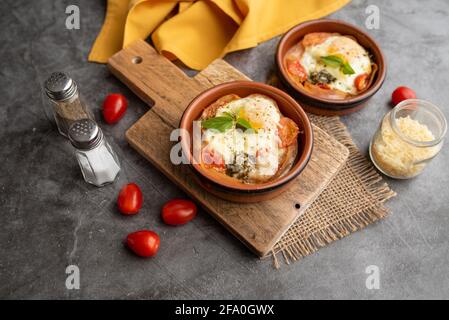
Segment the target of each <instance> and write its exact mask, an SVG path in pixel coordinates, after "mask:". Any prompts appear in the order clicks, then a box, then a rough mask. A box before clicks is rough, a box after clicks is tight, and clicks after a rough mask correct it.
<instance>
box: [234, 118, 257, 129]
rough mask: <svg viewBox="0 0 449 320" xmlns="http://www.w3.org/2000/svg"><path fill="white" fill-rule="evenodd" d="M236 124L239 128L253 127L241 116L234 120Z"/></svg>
mask: <svg viewBox="0 0 449 320" xmlns="http://www.w3.org/2000/svg"><path fill="white" fill-rule="evenodd" d="M236 125H237V126H239V127H241V128H243V129H252V128H253V127H252V126H251V124H250V123H249V122H248V121H246V120H245V119H243V118H238V119H237V122H236Z"/></svg>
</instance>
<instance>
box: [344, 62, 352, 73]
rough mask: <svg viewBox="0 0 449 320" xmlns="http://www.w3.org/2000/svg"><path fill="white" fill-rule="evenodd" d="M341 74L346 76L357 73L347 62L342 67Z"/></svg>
mask: <svg viewBox="0 0 449 320" xmlns="http://www.w3.org/2000/svg"><path fill="white" fill-rule="evenodd" d="M341 72H343V73H344V74H354V73H355V71H354V69H352V67H351V65H350V64H349V63H348V62H345V63H343V64H342V65H341Z"/></svg>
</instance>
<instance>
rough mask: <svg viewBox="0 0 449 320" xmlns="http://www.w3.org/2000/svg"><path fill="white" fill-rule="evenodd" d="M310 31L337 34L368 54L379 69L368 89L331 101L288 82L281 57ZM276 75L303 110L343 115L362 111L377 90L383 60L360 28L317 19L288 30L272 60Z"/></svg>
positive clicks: (372, 42)
mask: <svg viewBox="0 0 449 320" xmlns="http://www.w3.org/2000/svg"><path fill="white" fill-rule="evenodd" d="M312 32H336V33H340V34H341V35H350V36H353V37H355V38H356V39H357V41H358V43H359V44H360V45H361V46H363V47H364V48H365V49H366V50H368V52H369V53H371V55H372V58H373V60H374V62H375V63H376V64H377V66H378V67H379V69H378V70H377V74H376V76H375V79H374V81H373V83H372V84H371V86H370V88H369V89H368V90H366V91H364V92H363V93H361V94H360V95H357V96H354V97H350V98H347V99H341V100H333V99H324V98H320V97H316V96H313V95H312V94H311V93H310V92H308V91H307V90H305V89H304V88H302V87H300V86H298V85H297V84H295V82H294V81H293V80H291V79H290V77H289V75H288V72H287V70H286V68H285V63H284V58H285V55H286V53H287V51H288V50H289V49H290V48H291V47H292V46H294V45H295V44H297V43H299V42H300V41H301V40H302V39H303V38H304V36H305V35H306V34H308V33H312ZM275 61H276V65H277V70H278V75H279V78H280V80H281V81H282V83H283V84H284V86H285V87H286V88H287V89H288V91H289V92H290V93H291V94H292V95H293V96H294V97H295V98H297V99H298V100H299V101H300V103H301V105H302V106H303V108H304V109H305V110H306V111H308V112H312V113H315V114H319V115H345V114H349V113H352V112H355V111H358V110H360V109H362V108H363V107H364V106H365V104H366V102H367V101H368V100H369V99H370V98H371V97H372V96H373V95H374V94H375V93H376V92H377V91H378V90H379V89H380V87H381V86H382V84H383V82H384V80H385V75H386V64H385V57H384V55H383V53H382V50H381V49H380V47H379V45H378V44H377V42H376V41H375V40H374V39H373V38H372V37H371V36H370V35H368V34H367V33H366V32H364V31H362V30H361V29H359V28H357V27H355V26H353V25H351V24H349V23H346V22H344V21H340V20H330V19H320V20H313V21H308V22H304V23H301V24H299V25H297V26H296V27H293V28H292V29H290V31H288V32H287V33H286V34H285V35H284V36H283V37H282V39H281V40H280V42H279V44H278V48H277V52H276V57H275Z"/></svg>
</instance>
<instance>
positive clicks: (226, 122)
mask: <svg viewBox="0 0 449 320" xmlns="http://www.w3.org/2000/svg"><path fill="white" fill-rule="evenodd" d="M233 123H234V121H233V119H232V118H231V117H227V116H222V117H215V118H210V119H207V120H204V121H202V122H201V126H202V127H203V128H205V129H216V130H218V131H220V132H224V131H226V130H227V129H229V128H231V127H232V125H233Z"/></svg>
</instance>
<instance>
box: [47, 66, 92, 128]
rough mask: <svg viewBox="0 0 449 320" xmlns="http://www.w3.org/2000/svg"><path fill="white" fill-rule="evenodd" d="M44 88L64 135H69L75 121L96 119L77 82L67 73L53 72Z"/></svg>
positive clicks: (57, 123)
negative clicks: (81, 95) (83, 98)
mask: <svg viewBox="0 0 449 320" xmlns="http://www.w3.org/2000/svg"><path fill="white" fill-rule="evenodd" d="M44 88H45V92H46V94H47V96H48V98H49V99H50V101H51V103H52V106H53V115H54V117H55V121H56V125H57V126H58V130H59V132H60V133H61V134H62V135H63V136H65V137H67V136H68V130H69V127H70V125H71V124H72V123H73V122H74V121H76V120H80V119H86V118H87V119H92V120H94V119H95V118H94V116H93V115H92V113H91V111H90V110H89V108H88V107H87V105H86V104H85V103H84V102H83V101H82V99H81V97H80V93H79V90H78V86H77V85H76V82H75V81H74V80H73V79H72V78H70V77H69V76H68V75H67V74H66V73H64V72H54V73H52V74H51V75H50V77H49V78H48V79H47V80H46V81H45V83H44Z"/></svg>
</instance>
